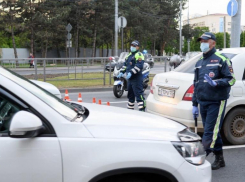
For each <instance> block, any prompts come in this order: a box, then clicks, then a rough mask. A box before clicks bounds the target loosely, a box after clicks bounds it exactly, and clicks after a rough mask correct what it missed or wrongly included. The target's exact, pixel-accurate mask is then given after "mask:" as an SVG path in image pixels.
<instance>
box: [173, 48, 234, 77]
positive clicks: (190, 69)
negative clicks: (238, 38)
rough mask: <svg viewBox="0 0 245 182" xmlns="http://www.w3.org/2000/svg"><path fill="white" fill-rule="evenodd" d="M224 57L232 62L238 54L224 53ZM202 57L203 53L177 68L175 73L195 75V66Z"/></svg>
mask: <svg viewBox="0 0 245 182" xmlns="http://www.w3.org/2000/svg"><path fill="white" fill-rule="evenodd" d="M222 55H223V56H225V57H227V58H228V59H230V60H232V58H234V57H235V56H236V54H231V53H222ZM201 57H202V53H201V54H198V55H196V56H194V57H193V58H191V59H190V60H188V61H185V62H184V63H183V64H181V65H180V66H179V67H177V68H176V69H175V70H174V71H176V72H183V73H194V68H195V65H196V63H197V61H198V60H199V59H200V58H201Z"/></svg>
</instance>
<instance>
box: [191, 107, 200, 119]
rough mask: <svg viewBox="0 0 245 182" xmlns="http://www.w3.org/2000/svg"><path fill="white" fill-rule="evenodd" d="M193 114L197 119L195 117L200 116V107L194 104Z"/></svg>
mask: <svg viewBox="0 0 245 182" xmlns="http://www.w3.org/2000/svg"><path fill="white" fill-rule="evenodd" d="M192 114H193V118H194V119H195V118H198V116H199V110H198V107H196V106H193V107H192Z"/></svg>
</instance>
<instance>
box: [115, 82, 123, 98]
mask: <svg viewBox="0 0 245 182" xmlns="http://www.w3.org/2000/svg"><path fill="white" fill-rule="evenodd" d="M121 87H122V85H114V86H113V93H114V95H115V97H116V98H120V97H122V95H123V92H124V90H123V89H122V90H121Z"/></svg>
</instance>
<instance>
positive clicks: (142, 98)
mask: <svg viewBox="0 0 245 182" xmlns="http://www.w3.org/2000/svg"><path fill="white" fill-rule="evenodd" d="M140 97H141V100H142V101H143V102H144V107H146V102H145V99H144V97H143V96H142V95H141V96H140Z"/></svg>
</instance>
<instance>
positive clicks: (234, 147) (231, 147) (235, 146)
mask: <svg viewBox="0 0 245 182" xmlns="http://www.w3.org/2000/svg"><path fill="white" fill-rule="evenodd" d="M236 148H245V145H234V146H225V147H223V149H224V150H226V149H236Z"/></svg>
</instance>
